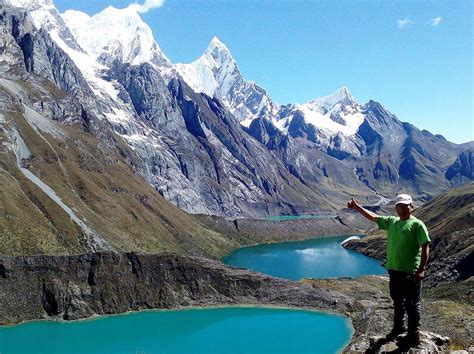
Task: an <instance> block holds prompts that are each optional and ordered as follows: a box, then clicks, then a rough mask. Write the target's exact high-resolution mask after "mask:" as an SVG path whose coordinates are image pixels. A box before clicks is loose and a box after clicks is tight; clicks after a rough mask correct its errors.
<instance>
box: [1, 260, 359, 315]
mask: <svg viewBox="0 0 474 354" xmlns="http://www.w3.org/2000/svg"><path fill="white" fill-rule="evenodd" d="M0 299H1V303H2V306H1V307H0V322H1V323H2V324H8V323H17V322H21V321H26V320H33V319H42V318H43V319H44V318H49V319H62V320H73V319H79V318H85V317H91V316H96V315H105V314H113V313H123V312H127V311H137V310H144V309H156V308H168V309H172V308H180V307H184V306H213V305H233V304H260V305H279V306H298V307H308V308H313V309H319V310H325V311H329V312H337V313H346V312H347V311H350V309H351V308H352V306H353V301H352V300H351V299H350V298H349V297H347V296H345V295H342V294H340V293H338V292H337V291H331V290H328V289H325V288H323V287H319V286H312V285H303V284H299V283H295V282H292V281H289V280H284V279H278V278H273V277H270V276H266V275H263V274H259V273H255V272H251V271H248V270H243V269H235V268H230V267H227V266H225V265H224V264H223V263H221V262H218V261H212V260H208V259H204V258H197V257H185V256H178V255H174V254H162V255H138V254H135V253H125V254H115V253H95V254H87V255H78V256H31V257H0Z"/></svg>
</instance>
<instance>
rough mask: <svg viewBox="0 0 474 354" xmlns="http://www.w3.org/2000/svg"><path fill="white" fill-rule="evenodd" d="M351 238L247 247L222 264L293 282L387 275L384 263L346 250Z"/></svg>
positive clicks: (236, 251) (237, 251)
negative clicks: (348, 240) (304, 279)
mask: <svg viewBox="0 0 474 354" xmlns="http://www.w3.org/2000/svg"><path fill="white" fill-rule="evenodd" d="M348 237H349V236H337V237H328V238H317V239H310V240H306V241H296V242H283V243H273V244H263V245H257V246H252V247H244V248H240V249H238V250H235V251H234V252H232V253H231V254H229V255H227V256H226V257H224V258H223V259H222V262H224V263H225V264H228V265H230V266H233V267H240V268H248V269H252V270H255V271H258V272H261V273H265V274H270V275H273V276H275V277H280V278H286V279H292V280H300V279H303V278H336V277H359V276H362V275H369V274H380V275H381V274H387V271H386V270H385V268H383V267H382V266H381V265H380V260H378V259H374V258H370V257H367V256H365V255H363V254H361V253H358V252H355V251H351V250H346V249H345V248H344V247H342V246H341V242H342V241H343V240H345V239H346V238H348Z"/></svg>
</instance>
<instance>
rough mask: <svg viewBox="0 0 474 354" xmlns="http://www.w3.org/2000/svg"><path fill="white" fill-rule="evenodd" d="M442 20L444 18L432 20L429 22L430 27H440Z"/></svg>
mask: <svg viewBox="0 0 474 354" xmlns="http://www.w3.org/2000/svg"><path fill="white" fill-rule="evenodd" d="M442 20H443V18H442V17H435V18H432V19H430V20H429V21H428V24H429V25H430V26H433V27H436V26H438V25H439V24H440V23H441V21H442Z"/></svg>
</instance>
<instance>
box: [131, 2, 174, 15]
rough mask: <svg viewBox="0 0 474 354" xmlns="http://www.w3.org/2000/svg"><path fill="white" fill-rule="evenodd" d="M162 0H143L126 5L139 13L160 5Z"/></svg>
mask: <svg viewBox="0 0 474 354" xmlns="http://www.w3.org/2000/svg"><path fill="white" fill-rule="evenodd" d="M164 2H165V0H145V2H144V3H143V4H138V3H133V4H130V5H128V8H129V9H132V10H135V11H136V12H139V13H145V12H148V11H150V10H153V9H156V8H157V7H160V6H162V5H163V4H164Z"/></svg>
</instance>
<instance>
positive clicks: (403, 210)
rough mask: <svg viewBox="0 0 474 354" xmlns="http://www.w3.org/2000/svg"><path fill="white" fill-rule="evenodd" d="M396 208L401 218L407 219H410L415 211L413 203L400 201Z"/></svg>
mask: <svg viewBox="0 0 474 354" xmlns="http://www.w3.org/2000/svg"><path fill="white" fill-rule="evenodd" d="M395 210H396V211H397V214H398V216H399V217H400V219H402V220H405V219H408V218H409V217H410V215H411V213H412V212H413V206H412V205H411V204H402V203H398V204H397V205H395Z"/></svg>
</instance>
